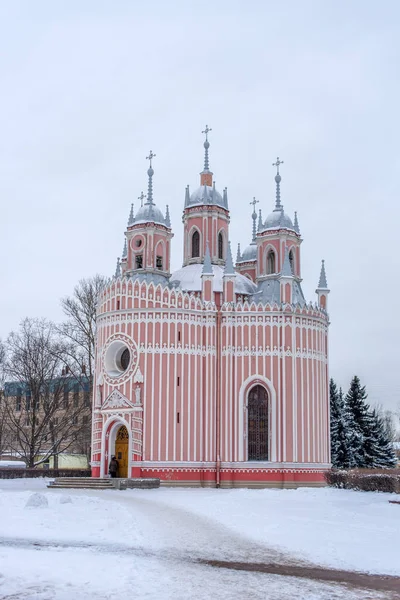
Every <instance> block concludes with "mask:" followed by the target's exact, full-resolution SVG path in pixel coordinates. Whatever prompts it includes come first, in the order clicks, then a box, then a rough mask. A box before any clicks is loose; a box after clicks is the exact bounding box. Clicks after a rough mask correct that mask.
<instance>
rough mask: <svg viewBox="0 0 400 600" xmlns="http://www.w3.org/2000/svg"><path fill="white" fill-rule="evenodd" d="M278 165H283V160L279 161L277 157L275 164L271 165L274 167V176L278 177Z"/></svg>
mask: <svg viewBox="0 0 400 600" xmlns="http://www.w3.org/2000/svg"><path fill="white" fill-rule="evenodd" d="M279 165H283V160H279V156H278V157H277V159H276V162H274V163H272V166H273V167H276V174H277V175H279Z"/></svg>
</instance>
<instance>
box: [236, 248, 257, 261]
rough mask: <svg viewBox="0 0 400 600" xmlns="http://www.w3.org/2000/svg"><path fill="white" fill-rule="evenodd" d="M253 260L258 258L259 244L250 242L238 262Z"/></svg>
mask: <svg viewBox="0 0 400 600" xmlns="http://www.w3.org/2000/svg"><path fill="white" fill-rule="evenodd" d="M252 260H257V244H250V246H247V248H245V250H244V251H243V254H242V256H241V258H240V260H238V263H242V262H249V261H252Z"/></svg>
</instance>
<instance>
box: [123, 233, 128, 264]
mask: <svg viewBox="0 0 400 600" xmlns="http://www.w3.org/2000/svg"><path fill="white" fill-rule="evenodd" d="M127 256H128V246H127V243H126V238H125V243H124V249H123V250H122V259H124V258H126V257H127Z"/></svg>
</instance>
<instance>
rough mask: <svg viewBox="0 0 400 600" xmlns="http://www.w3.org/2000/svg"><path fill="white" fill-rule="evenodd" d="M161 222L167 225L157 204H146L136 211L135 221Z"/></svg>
mask: <svg viewBox="0 0 400 600" xmlns="http://www.w3.org/2000/svg"><path fill="white" fill-rule="evenodd" d="M148 222H151V223H159V224H160V225H166V223H165V218H164V215H163V214H162V212H161V210H160V209H159V208H157V206H156V205H155V204H148V203H146V204H144V206H142V207H141V208H139V210H138V211H137V213H136V216H135V221H134V223H135V224H136V223H148Z"/></svg>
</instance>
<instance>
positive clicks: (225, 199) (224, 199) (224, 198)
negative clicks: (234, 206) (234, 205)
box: [223, 187, 228, 208]
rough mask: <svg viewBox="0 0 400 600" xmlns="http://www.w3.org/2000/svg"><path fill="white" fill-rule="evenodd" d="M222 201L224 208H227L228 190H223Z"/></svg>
mask: <svg viewBox="0 0 400 600" xmlns="http://www.w3.org/2000/svg"><path fill="white" fill-rule="evenodd" d="M223 201H224V206H225V208H228V188H227V187H226V188H224V197H223Z"/></svg>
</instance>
